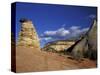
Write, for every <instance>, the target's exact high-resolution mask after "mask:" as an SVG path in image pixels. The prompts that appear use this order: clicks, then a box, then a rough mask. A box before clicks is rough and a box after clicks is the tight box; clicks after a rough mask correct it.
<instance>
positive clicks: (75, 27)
mask: <svg viewBox="0 0 100 75" xmlns="http://www.w3.org/2000/svg"><path fill="white" fill-rule="evenodd" d="M79 28H80V27H79V26H72V27H70V29H71V30H73V31H74V30H78V29H79Z"/></svg>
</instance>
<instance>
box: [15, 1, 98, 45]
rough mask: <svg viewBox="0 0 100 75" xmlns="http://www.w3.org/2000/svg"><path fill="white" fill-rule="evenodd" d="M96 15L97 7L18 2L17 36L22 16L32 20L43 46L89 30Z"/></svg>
mask: <svg viewBox="0 0 100 75" xmlns="http://www.w3.org/2000/svg"><path fill="white" fill-rule="evenodd" d="M96 16H97V8H96V7H86V6H85V7H83V6H68V5H52V4H35V3H20V2H17V3H16V31H17V32H16V38H17V39H18V34H19V32H20V22H19V20H20V19H21V18H27V19H30V20H32V22H33V24H34V26H35V28H36V31H37V33H38V36H39V39H40V44H41V47H43V46H44V44H46V43H47V42H50V41H54V40H63V39H68V38H71V37H75V36H78V35H79V34H81V33H83V32H86V31H88V29H89V27H90V25H91V23H92V19H93V18H95V17H96Z"/></svg>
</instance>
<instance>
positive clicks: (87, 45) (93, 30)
mask: <svg viewBox="0 0 100 75" xmlns="http://www.w3.org/2000/svg"><path fill="white" fill-rule="evenodd" d="M67 51H68V52H71V54H72V56H74V57H75V58H76V59H80V58H83V57H87V58H90V59H94V60H96V59H97V21H96V20H94V21H93V23H92V25H91V27H90V29H89V31H88V32H87V33H86V35H85V36H83V37H82V38H81V39H80V40H78V41H76V42H75V44H74V45H72V46H71V47H70V48H69V49H68V50H67Z"/></svg>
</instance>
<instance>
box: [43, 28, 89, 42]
mask: <svg viewBox="0 0 100 75" xmlns="http://www.w3.org/2000/svg"><path fill="white" fill-rule="evenodd" d="M88 30H89V28H81V27H80V26H71V27H70V28H69V29H65V28H64V27H62V28H59V29H57V30H54V31H45V32H44V33H43V34H42V35H41V40H45V41H50V40H61V39H68V38H71V37H77V36H79V35H80V34H82V33H84V32H87V31H88Z"/></svg>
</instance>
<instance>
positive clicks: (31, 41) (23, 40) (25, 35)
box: [17, 19, 40, 48]
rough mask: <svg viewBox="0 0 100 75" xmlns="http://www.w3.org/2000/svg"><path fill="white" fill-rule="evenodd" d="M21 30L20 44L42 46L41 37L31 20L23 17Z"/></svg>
mask: <svg viewBox="0 0 100 75" xmlns="http://www.w3.org/2000/svg"><path fill="white" fill-rule="evenodd" d="M20 23H21V31H20V33H19V39H18V43H17V45H18V46H28V47H37V48H39V47H40V44H39V39H38V36H37V33H36V30H35V28H34V25H33V23H32V21H31V20H27V19H21V20H20Z"/></svg>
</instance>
